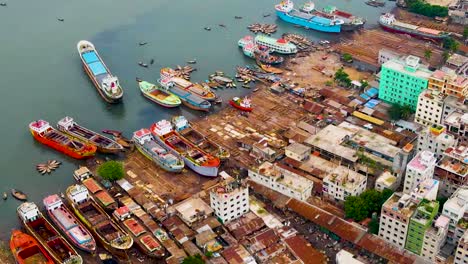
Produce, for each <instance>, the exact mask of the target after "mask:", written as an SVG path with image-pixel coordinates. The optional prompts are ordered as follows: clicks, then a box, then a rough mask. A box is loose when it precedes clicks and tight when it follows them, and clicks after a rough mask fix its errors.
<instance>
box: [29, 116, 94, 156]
mask: <svg viewBox="0 0 468 264" xmlns="http://www.w3.org/2000/svg"><path fill="white" fill-rule="evenodd" d="M29 130H30V131H31V134H32V135H33V137H34V138H35V139H36V140H37V141H39V142H41V143H42V144H44V145H47V146H49V147H51V148H53V149H55V150H58V151H60V152H62V153H64V154H66V155H68V156H70V157H72V158H75V159H85V158H89V157H92V156H94V154H95V153H96V146H94V145H91V144H87V143H84V142H82V141H79V140H75V139H73V138H72V137H71V136H69V135H67V134H65V133H62V132H60V131H58V130H56V129H55V128H53V127H51V126H50V125H49V123H48V122H47V121H44V120H37V121H34V122H31V123H30V124H29Z"/></svg>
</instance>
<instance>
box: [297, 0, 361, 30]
mask: <svg viewBox="0 0 468 264" xmlns="http://www.w3.org/2000/svg"><path fill="white" fill-rule="evenodd" d="M303 9H305V10H311V11H309V12H312V11H315V12H316V13H317V14H318V15H320V16H323V17H326V18H329V19H340V20H342V21H343V24H342V25H341V31H354V30H358V29H361V28H363V27H364V24H365V23H366V20H365V19H364V18H362V17H357V16H355V15H353V14H351V13H348V12H345V11H342V10H339V9H337V8H336V6H332V5H328V6H325V8H323V9H322V11H318V10H315V4H314V3H313V2H307V3H305V4H304V7H303Z"/></svg>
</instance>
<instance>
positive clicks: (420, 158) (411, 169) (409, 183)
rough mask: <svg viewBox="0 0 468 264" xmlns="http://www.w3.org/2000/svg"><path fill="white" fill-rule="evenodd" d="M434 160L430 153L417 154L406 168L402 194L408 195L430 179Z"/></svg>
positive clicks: (432, 173)
mask: <svg viewBox="0 0 468 264" xmlns="http://www.w3.org/2000/svg"><path fill="white" fill-rule="evenodd" d="M435 165H436V158H435V157H434V154H433V153H432V152H430V151H427V150H425V151H422V152H419V153H418V154H417V155H416V156H415V157H414V158H413V159H412V160H411V161H410V162H409V163H408V166H407V167H406V175H405V182H404V186H403V192H404V193H406V194H410V193H411V192H412V191H413V190H414V188H416V186H417V185H418V184H419V183H420V182H423V181H424V180H426V179H432V176H433V175H434V168H435Z"/></svg>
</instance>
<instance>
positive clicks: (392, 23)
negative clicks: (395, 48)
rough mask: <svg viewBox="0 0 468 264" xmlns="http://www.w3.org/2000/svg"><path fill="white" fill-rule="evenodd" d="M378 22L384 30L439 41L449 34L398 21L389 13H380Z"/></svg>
mask: <svg viewBox="0 0 468 264" xmlns="http://www.w3.org/2000/svg"><path fill="white" fill-rule="evenodd" d="M379 24H380V26H381V27H382V28H383V29H385V30H386V31H389V32H393V33H400V34H407V35H410V36H412V37H415V38H420V39H426V40H436V41H441V40H443V39H444V38H447V37H449V36H450V33H448V32H444V31H439V30H435V29H430V28H425V27H420V26H416V25H411V24H407V23H403V22H400V21H398V20H397V19H396V18H395V15H393V14H390V13H386V14H384V15H381V16H380V19H379Z"/></svg>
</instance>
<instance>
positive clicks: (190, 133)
mask: <svg viewBox="0 0 468 264" xmlns="http://www.w3.org/2000/svg"><path fill="white" fill-rule="evenodd" d="M171 123H172V126H173V127H174V129H175V131H177V132H178V133H179V134H181V135H182V136H183V137H184V138H186V139H188V140H189V141H190V142H192V143H193V144H195V145H196V146H197V147H199V148H201V149H202V150H203V151H205V152H206V153H209V154H211V155H213V156H215V157H218V158H219V159H220V160H227V159H228V158H229V157H230V156H231V154H230V153H229V151H228V150H227V149H225V148H222V147H221V146H220V145H218V144H216V143H214V142H213V141H211V140H209V139H208V138H207V137H205V136H204V135H203V134H202V133H200V132H198V131H197V130H196V129H195V128H193V127H192V126H191V125H190V123H189V121H188V120H187V119H186V118H185V116H174V117H172V118H171Z"/></svg>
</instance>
